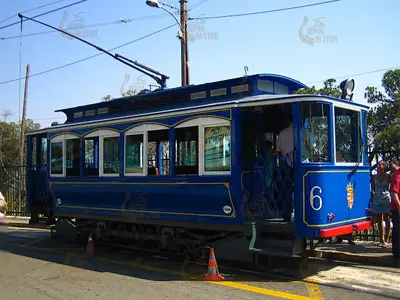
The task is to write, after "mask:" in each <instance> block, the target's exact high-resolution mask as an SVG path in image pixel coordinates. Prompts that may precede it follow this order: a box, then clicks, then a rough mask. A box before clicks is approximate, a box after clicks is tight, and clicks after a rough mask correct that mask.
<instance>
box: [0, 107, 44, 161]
mask: <svg viewBox="0 0 400 300" xmlns="http://www.w3.org/2000/svg"><path fill="white" fill-rule="evenodd" d="M8 116H10V113H9V112H3V113H2V120H1V121H0V165H15V164H16V163H17V162H19V149H20V138H21V123H15V122H7V117H8ZM39 128H40V124H38V123H35V122H33V120H30V119H28V120H26V121H25V133H27V132H29V131H32V130H37V129H39ZM24 140H25V138H24ZM25 149H26V147H24V150H25Z"/></svg>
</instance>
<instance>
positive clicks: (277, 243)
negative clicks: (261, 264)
mask: <svg viewBox="0 0 400 300" xmlns="http://www.w3.org/2000/svg"><path fill="white" fill-rule="evenodd" d="M293 244H294V240H292V239H273V238H269V239H268V238H258V239H257V240H256V244H255V246H254V247H256V248H268V247H285V248H290V249H291V248H292V247H293Z"/></svg>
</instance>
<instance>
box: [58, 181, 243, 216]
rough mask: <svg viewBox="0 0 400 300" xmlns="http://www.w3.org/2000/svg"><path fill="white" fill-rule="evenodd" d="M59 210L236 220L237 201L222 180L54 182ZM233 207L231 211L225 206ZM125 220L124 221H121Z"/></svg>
mask: <svg viewBox="0 0 400 300" xmlns="http://www.w3.org/2000/svg"><path fill="white" fill-rule="evenodd" d="M51 186H52V191H53V195H54V199H58V198H59V199H61V201H62V203H61V205H57V207H56V212H57V213H62V212H75V213H88V214H104V215H116V216H120V217H121V218H123V217H128V216H145V217H148V218H163V219H170V220H190V221H198V220H199V218H201V219H203V220H207V221H210V222H220V223H236V222H238V220H237V219H236V209H235V204H234V202H235V200H234V199H233V197H232V192H231V188H230V186H229V185H228V184H224V183H223V182H220V183H219V182H215V183H202V182H193V183H189V182H187V183H185V184H182V183H176V184H174V183H171V184H166V183H165V182H160V183H154V182H153V183H150V182H149V181H147V182H142V183H139V182H127V183H122V182H121V183H110V182H108V183H106V182H104V183H101V182H96V183H95V182H93V183H92V184H89V183H79V182H77V183H72V182H70V183H67V182H55V181H53V182H52V185H51ZM226 206H229V207H230V208H231V212H230V213H226V211H224V207H226ZM121 221H122V220H121Z"/></svg>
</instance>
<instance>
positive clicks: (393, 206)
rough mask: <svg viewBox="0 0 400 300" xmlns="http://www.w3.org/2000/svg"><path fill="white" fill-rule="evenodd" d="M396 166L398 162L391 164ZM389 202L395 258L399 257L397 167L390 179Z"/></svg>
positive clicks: (399, 181)
mask: <svg viewBox="0 0 400 300" xmlns="http://www.w3.org/2000/svg"><path fill="white" fill-rule="evenodd" d="M393 164H394V165H396V166H397V167H398V165H399V162H394V163H392V165H393ZM390 192H391V202H390V210H391V212H392V223H393V229H392V253H393V256H394V257H395V258H397V259H400V228H399V227H400V171H399V170H398V169H397V170H395V171H394V172H393V174H392V177H391V180H390Z"/></svg>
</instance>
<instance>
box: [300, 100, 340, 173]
mask: <svg viewBox="0 0 400 300" xmlns="http://www.w3.org/2000/svg"><path fill="white" fill-rule="evenodd" d="M306 104H320V105H328V160H327V161H309V162H303V161H302V160H301V158H302V156H303V124H302V123H303V120H302V105H306ZM298 109H299V122H300V124H299V132H298V136H299V148H300V151H299V152H300V153H299V157H300V159H299V161H300V164H301V165H331V164H332V163H334V159H335V157H336V156H335V155H334V153H335V152H333V153H332V149H333V150H334V149H335V144H334V143H335V131H334V127H335V120H334V108H333V105H332V104H331V103H329V102H324V101H304V102H299V106H298ZM295 140H296V139H295ZM294 143H295V141H294Z"/></svg>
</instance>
